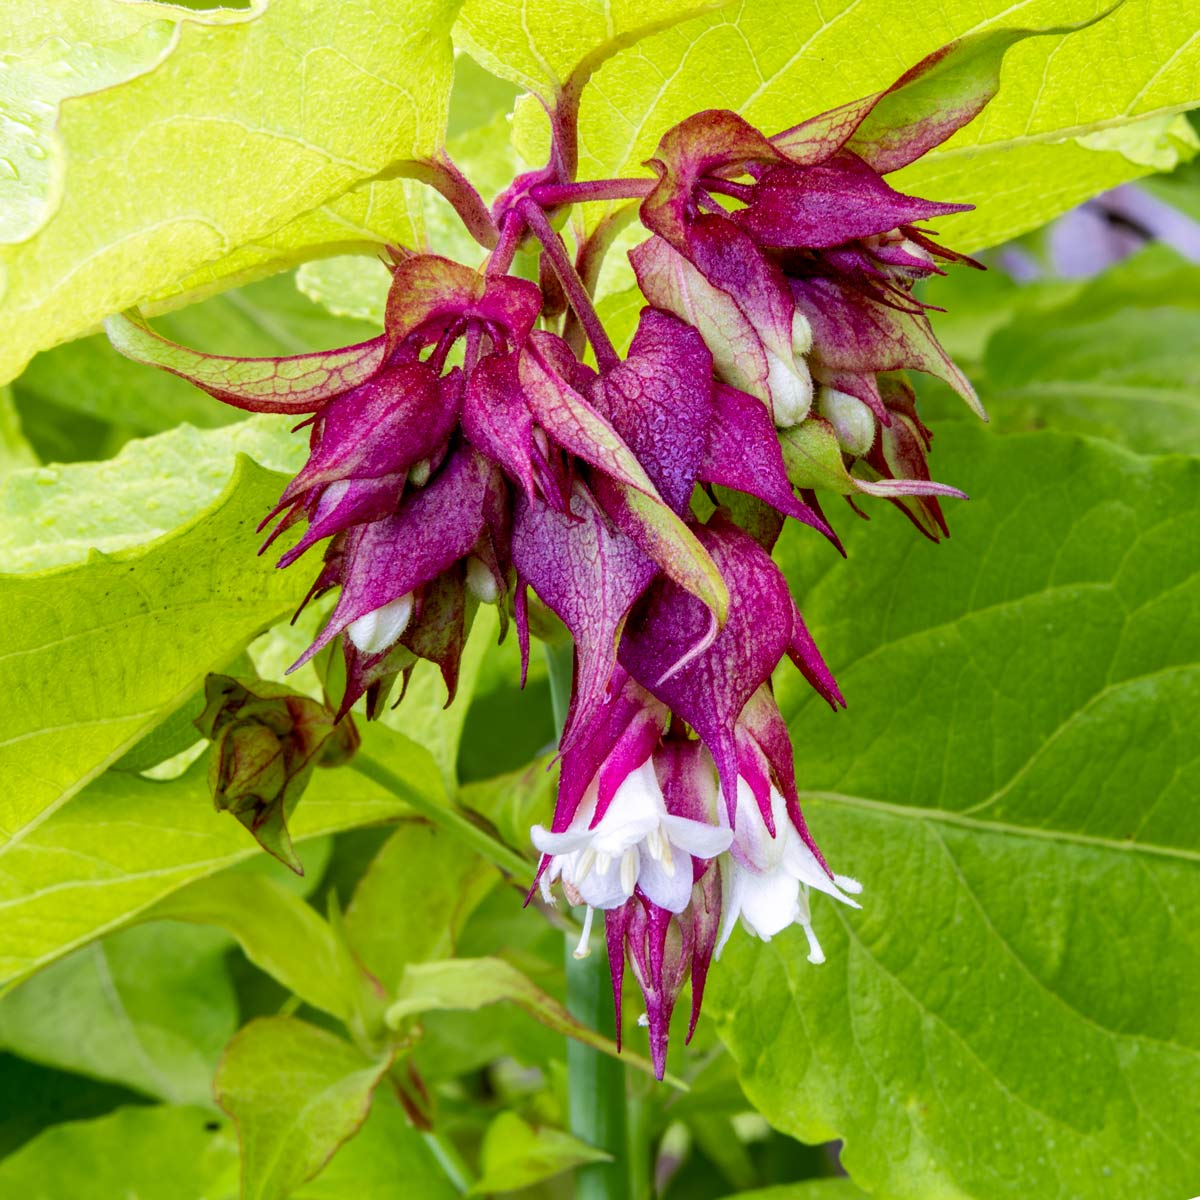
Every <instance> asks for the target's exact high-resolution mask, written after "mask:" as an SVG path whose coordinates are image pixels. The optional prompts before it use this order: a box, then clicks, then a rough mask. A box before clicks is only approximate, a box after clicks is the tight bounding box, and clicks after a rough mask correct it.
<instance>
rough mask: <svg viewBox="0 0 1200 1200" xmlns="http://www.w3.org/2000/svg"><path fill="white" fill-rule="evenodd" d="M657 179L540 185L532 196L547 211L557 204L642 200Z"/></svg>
mask: <svg viewBox="0 0 1200 1200" xmlns="http://www.w3.org/2000/svg"><path fill="white" fill-rule="evenodd" d="M657 182H658V180H656V179H597V180H593V181H589V182H585V183H539V184H538V185H537V187H533V188H530V189H529V194H530V196H531V197H532V198H533V199H534V200H536V201H537V202H538V203H539V204H541V205H543V206H544V207H546V208H553V207H554V206H555V205H558V204H584V203H586V202H587V201H589V200H641V199H642V198H643V197H645V196H648V195H649V194H650V193H651V192H652V191H653V190H654V186H655V184H657Z"/></svg>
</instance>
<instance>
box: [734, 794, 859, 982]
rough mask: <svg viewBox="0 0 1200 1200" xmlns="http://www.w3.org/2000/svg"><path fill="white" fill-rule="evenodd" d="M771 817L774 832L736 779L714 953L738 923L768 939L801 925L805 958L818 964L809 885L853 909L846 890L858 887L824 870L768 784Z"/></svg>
mask: <svg viewBox="0 0 1200 1200" xmlns="http://www.w3.org/2000/svg"><path fill="white" fill-rule="evenodd" d="M771 817H772V819H773V821H774V822H775V836H774V837H772V836H771V835H770V834H769V833H768V832H767V826H766V824H765V822H764V821H763V819H762V813H761V812H760V811H759V808H758V803H757V801H756V800H755V798H754V793H753V791H752V790H751V788H750V785H749V784H748V783H747V782H746V781H745V780H744V779H742V778H741V777H739V778H738V794H737V822H736V824H737V829H736V831H735V832H734V835H733V843H732V848H731V851H730V853H729V854H728V855H726V856H724V857H723V858H722V859H721V882H722V888H723V894H724V906H725V912H724V917H723V921H722V925H721V935H720V938H719V939H718V941H717V951H716V952H717V955H718V956H720V953H721V951H722V950H723V949H724V947H725V943H726V942H727V941H728V940H729V935H730V934H731V933H732V932H733V927H734V925H736V924H737V922H738V919H739V918H740V919H741V921H742V924H743V925H744V926H745V927H746V929H747V930H748V931H749V932H750V933H752V934H753V935H754V936H755V937H757V938H761V939H762V940H763V941H764V942H769V941H770V940H771V939H772V938H773V937H774V936H775V935H776V934H777V933H782V932H783V930H785V929H787V928H788V926H789V925H799V926H800V927H801V928H802V929H803V930H804V933H805V936H806V937H807V938H808V947H809V952H808V961H809V962H811V963H822V962H824V961H825V954H824V952H823V951H822V950H821V944H820V942H818V941H817V935H816V934H815V933H814V932H813V927H812V912H811V909H810V907H809V889H810V888H816V889H817V890H818V891H821V892H824V893H825V894H826V895H828V896H832V897H833V898H834V899H835V900H840V901H841V902H842V903H843V904H848V905H849V906H850V907H851V908H858V907H859V905H858V902H857V901H855V900H853V899H851V897H850V896H848V895H846V893H847V892H850V893H853V894H857V893H859V892H861V891H862V884H860V883H859V882H858V881H857V880H856V879H851V878H850V877H849V876H848V875H835V876H834V877H833V878H832V879H830V877H829V876H828V875H827V874H826V873H825V870H824V869H823V868H822V866H821V864H820V863H819V862H818V861H817V857H816V855H815V854H813V852H812V851H811V850H810V849H809V848H808V846H807V845H806V844H805V842H804V839H803V838H802V837H801V836H800V834H799V833H798V832H797V831H796V828H795V826H793V825H792V822H791V820H790V819H789V818H788V814H787V803H786V802H785V800H784V798H783V796H782V795H781V794H780V793H779V791H778V790H777V789H776V788H774V787H772V788H771Z"/></svg>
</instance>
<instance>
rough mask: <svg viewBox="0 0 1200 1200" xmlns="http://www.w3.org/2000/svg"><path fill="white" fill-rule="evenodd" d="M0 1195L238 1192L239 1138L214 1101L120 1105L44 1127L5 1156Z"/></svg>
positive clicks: (211, 1196)
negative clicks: (209, 1105) (214, 1107)
mask: <svg viewBox="0 0 1200 1200" xmlns="http://www.w3.org/2000/svg"><path fill="white" fill-rule="evenodd" d="M0 1195H4V1196H21V1197H27V1198H28V1200H90V1198H91V1197H96V1200H100V1198H101V1197H103V1198H104V1200H116V1198H117V1197H121V1198H122V1200H124V1198H126V1197H129V1198H130V1200H132V1198H134V1197H136V1200H184V1198H185V1197H186V1200H200V1198H201V1197H203V1198H204V1200H233V1198H234V1197H235V1196H236V1195H237V1140H236V1138H235V1136H234V1131H233V1129H232V1127H231V1126H230V1124H229V1122H227V1121H222V1120H218V1119H217V1114H216V1113H214V1112H213V1111H212V1110H211V1109H203V1108H188V1107H182V1106H181V1107H178V1108H175V1107H169V1106H166V1105H163V1106H159V1107H153V1108H151V1107H146V1108H120V1109H117V1111H116V1112H113V1113H109V1114H108V1115H107V1116H104V1117H97V1118H96V1119H94V1120H91V1121H71V1122H68V1123H67V1124H64V1125H54V1126H52V1127H51V1128H49V1129H46V1130H43V1132H42V1133H40V1134H39V1135H38V1136H37V1137H35V1138H34V1139H33V1140H32V1141H30V1142H28V1143H27V1144H26V1145H24V1146H22V1147H21V1148H20V1149H19V1150H18V1151H16V1153H14V1154H12V1155H10V1156H9V1157H8V1158H6V1159H5V1160H4V1161H3V1162H2V1163H0Z"/></svg>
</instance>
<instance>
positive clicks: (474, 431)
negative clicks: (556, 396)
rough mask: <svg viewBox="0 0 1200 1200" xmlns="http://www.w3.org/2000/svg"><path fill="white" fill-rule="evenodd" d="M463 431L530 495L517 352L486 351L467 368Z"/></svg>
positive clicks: (528, 439) (528, 442)
mask: <svg viewBox="0 0 1200 1200" xmlns="http://www.w3.org/2000/svg"><path fill="white" fill-rule="evenodd" d="M462 427H463V433H464V434H465V435H466V438H467V440H468V441H469V442H470V443H471V444H472V445H473V446H475V448H476V449H478V450H479V451H480V453H482V454H486V455H487V456H488V458H490V459H492V460H493V461H494V462H496V463H498V464H499V465H500V466H501V467H502V468H503V470H504V471H505V472H506V473H507V474H508V475H509V476H511V477H512V478H513V479H515V480H516V481H517V482H518V483H520V485H521V486H522V487H523V488H524V489H525V494H526V495H527V496H529V497H530V498H532V497H533V496H534V495H535V494H536V491H535V487H534V458H535V449H534V441H533V416H532V414H531V413H530V411H529V406H528V405H527V404H526V402H525V393H524V390H523V389H522V387H521V380H520V378H519V376H518V374H517V353H516V352H514V353H512V354H489V355H488V356H487V357H486V358H485V359H484V360H483V361H482V362H481V363H480V364H479V365H478V366H477V367H476V368H475V370H474V371H472V372H471V377H470V379H469V380H468V381H467V387H466V392H465V395H464V397H463V410H462Z"/></svg>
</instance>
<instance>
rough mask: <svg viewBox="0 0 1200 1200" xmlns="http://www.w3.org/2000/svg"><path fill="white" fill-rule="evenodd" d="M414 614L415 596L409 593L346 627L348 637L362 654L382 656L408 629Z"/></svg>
mask: <svg viewBox="0 0 1200 1200" xmlns="http://www.w3.org/2000/svg"><path fill="white" fill-rule="evenodd" d="M412 614H413V594H412V592H407V593H405V594H404V595H403V596H401V597H400V598H399V599H398V600H391V601H389V602H388V603H387V604H384V605H382V606H380V607H379V608H377V609H374V610H373V611H372V612H369V613H366V614H365V615H364V616H361V617H359V618H358V620H357V621H351V622H350V624H349V625H347V626H346V635H347V637H349V639H350V640H351V641H352V642H353V643H354V645H355V648H356V649H357V650H358V651H359V653H360V654H365V655H366V656H367V657H368V658H370V657H371V656H373V655H376V654H382V653H383V651H384V650H386V649H387V648H388V647H389V646H391V645H393V644H394V643H395V641H396V639H397V638H399V637H400V636H401V635H402V634H403V633H404V631H405V630H406V629H407V628H408V623H409V621H411V620H412Z"/></svg>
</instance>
